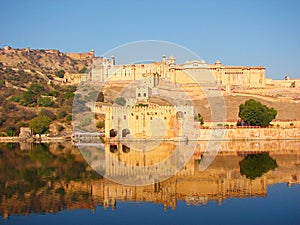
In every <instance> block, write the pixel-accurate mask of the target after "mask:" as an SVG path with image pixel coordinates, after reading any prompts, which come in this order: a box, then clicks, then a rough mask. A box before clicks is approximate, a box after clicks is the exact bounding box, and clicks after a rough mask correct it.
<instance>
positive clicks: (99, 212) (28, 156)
mask: <svg viewBox="0 0 300 225" xmlns="http://www.w3.org/2000/svg"><path fill="white" fill-rule="evenodd" d="M207 144H208V143H197V146H196V147H195V149H194V152H193V154H192V156H191V157H189V158H188V160H187V161H186V162H185V163H183V164H182V163H181V161H180V160H178V159H177V158H178V157H179V158H182V157H181V155H180V154H179V155H178V154H177V155H176V154H175V155H176V157H177V158H176V157H175V158H172V157H169V158H171V160H170V163H169V164H164V165H167V166H168V167H167V168H168V169H167V170H166V169H165V168H163V169H161V167H159V166H157V165H158V163H159V161H160V160H165V159H167V158H168V155H169V156H170V155H172V154H173V155H174V152H176V149H179V153H180V152H181V151H186V152H188V151H189V150H188V148H189V147H191V146H194V145H191V146H190V145H189V144H184V143H180V144H174V143H173V142H166V143H160V144H159V145H156V146H154V147H153V146H152V147H151V148H150V150H149V151H145V150H147V148H148V147H149V146H147V145H145V144H136V145H134V144H132V143H129V144H128V143H126V144H122V145H120V144H116V145H112V144H110V145H104V146H100V147H99V146H98V147H97V146H92V147H90V146H84V147H80V146H79V147H78V146H74V145H71V144H70V143H51V144H25V143H1V144H0V195H1V196H0V197H1V198H0V199H1V200H0V214H1V218H0V223H1V224H300V215H299V209H300V204H299V203H300V185H299V184H300V151H299V150H300V149H299V144H300V142H299V141H260V142H227V143H223V142H222V143H221V147H220V149H219V151H218V152H217V153H216V154H215V155H214V157H213V160H212V162H211V163H210V164H209V165H207V168H206V169H204V170H203V169H200V168H201V166H200V165H201V163H203V162H205V158H206V157H207V152H205V146H206V145H207ZM138 150H140V151H138ZM142 150H143V151H142ZM158 152H159V154H158ZM211 154H212V153H210V155H208V156H211ZM111 159H115V160H117V161H118V162H120V163H115V162H114V161H111ZM87 162H88V163H87ZM120 165H122V166H120ZM124 165H125V166H126V167H124ZM152 166H155V168H156V169H155V168H152ZM180 166H182V167H183V168H181V170H179V171H176V170H175V169H174V168H179V167H180ZM124 168H125V169H124ZM136 168H138V169H136ZM140 168H142V169H141V170H139V169H140ZM145 168H147V170H145ZM95 170H96V171H97V172H96V171H95ZM99 173H100V174H99ZM172 173H175V174H173V175H172ZM158 174H159V175H160V176H158ZM146 177H147V181H149V180H151V179H154V178H155V179H154V181H155V182H154V183H151V182H150V183H149V184H148V183H147V184H146V185H141V183H136V185H126V184H129V183H130V182H132V181H134V182H139V181H140V180H143V179H146ZM124 183H125V184H124Z"/></svg>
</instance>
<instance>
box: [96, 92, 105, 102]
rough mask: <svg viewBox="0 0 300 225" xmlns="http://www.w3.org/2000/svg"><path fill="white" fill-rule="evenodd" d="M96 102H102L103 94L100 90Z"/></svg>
mask: <svg viewBox="0 0 300 225" xmlns="http://www.w3.org/2000/svg"><path fill="white" fill-rule="evenodd" d="M96 102H104V94H103V92H102V91H101V92H100V93H99V95H98V97H97V100H96Z"/></svg>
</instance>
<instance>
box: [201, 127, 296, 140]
mask: <svg viewBox="0 0 300 225" xmlns="http://www.w3.org/2000/svg"><path fill="white" fill-rule="evenodd" d="M220 130H222V129H199V135H198V137H199V140H294V139H300V128H299V127H293V128H274V127H272V128H232V129H230V128H229V129H224V130H223V131H224V136H223V137H222V136H220V135H218V133H217V132H218V131H220ZM220 137H221V138H220Z"/></svg>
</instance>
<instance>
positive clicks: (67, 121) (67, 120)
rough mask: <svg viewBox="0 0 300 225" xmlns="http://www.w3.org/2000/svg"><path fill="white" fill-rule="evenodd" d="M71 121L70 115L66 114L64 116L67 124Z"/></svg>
mask: <svg viewBox="0 0 300 225" xmlns="http://www.w3.org/2000/svg"><path fill="white" fill-rule="evenodd" d="M71 121H72V115H67V116H66V123H67V124H70V123H71Z"/></svg>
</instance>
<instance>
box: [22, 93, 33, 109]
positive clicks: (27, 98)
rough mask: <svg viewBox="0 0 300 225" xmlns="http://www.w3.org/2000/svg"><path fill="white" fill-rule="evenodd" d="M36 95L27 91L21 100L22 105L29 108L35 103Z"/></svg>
mask: <svg viewBox="0 0 300 225" xmlns="http://www.w3.org/2000/svg"><path fill="white" fill-rule="evenodd" d="M35 97H36V96H35V95H34V94H33V93H32V92H30V91H25V92H24V93H23V94H22V95H21V98H20V104H21V105H24V106H29V105H31V104H33V103H34V102H35Z"/></svg>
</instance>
